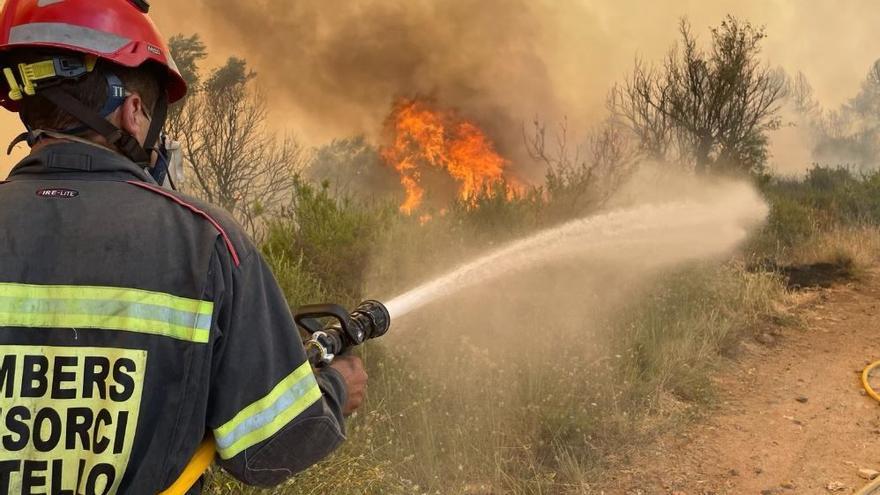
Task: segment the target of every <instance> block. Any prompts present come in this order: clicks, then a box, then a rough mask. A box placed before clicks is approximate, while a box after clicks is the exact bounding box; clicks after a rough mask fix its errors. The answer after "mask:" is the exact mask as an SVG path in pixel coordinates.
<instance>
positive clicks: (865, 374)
mask: <svg viewBox="0 0 880 495" xmlns="http://www.w3.org/2000/svg"><path fill="white" fill-rule="evenodd" d="M877 368H880V361H877V362H875V363H872V364H869V365H868V367H867V368H865V370H864V371H862V386H863V387H865V392H868V395H869V396H870V397H871V398H872V399H874V400H876V401H877V402H880V394H878V393H877V391H876V390H874V388H873V387H871V373H872V372H873V371H874V370H875V369H877ZM854 495H880V478H877V479H876V480H874V481H872V482H871V483H868V485H867V486H865V487H864V488H862V489H861V490H859V491H857V492H856V493H855V494H854Z"/></svg>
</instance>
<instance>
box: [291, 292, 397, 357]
mask: <svg viewBox="0 0 880 495" xmlns="http://www.w3.org/2000/svg"><path fill="white" fill-rule="evenodd" d="M293 319H294V321H295V322H296V324H297V326H299V327H300V328H302V329H303V330H304V331H305V332H306V333H308V334H309V336H310V338H309V340H307V341H306V342H305V346H306V351H307V352H308V357H309V361H310V362H311V363H312V364H313V365H315V366H323V365H328V364H330V363H332V362H333V359H334V358H335V357H336V356H338V355H340V354H343V353H345V352H346V351H348V350H349V349H351V348H352V347H356V346H359V345H361V344H363V343H364V342H366V341H368V340H371V339H375V338H379V337H381V336H383V335H385V334H386V333H387V332H388V329H389V328H390V327H391V316H390V315H389V313H388V309H387V308H386V307H385V305H383V304H382V303H380V302H379V301H364V302H362V303H361V304H359V305H358V307H357V309H355V310H354V311H352V312H351V313H348V311H346V309H345V308H343V307H342V306H339V305H337V304H313V305H308V306H302V307H300V308H299V309H297V311H296V312H295V313H294V316H293ZM325 319H330V323H324V322H322V321H321V320H325Z"/></svg>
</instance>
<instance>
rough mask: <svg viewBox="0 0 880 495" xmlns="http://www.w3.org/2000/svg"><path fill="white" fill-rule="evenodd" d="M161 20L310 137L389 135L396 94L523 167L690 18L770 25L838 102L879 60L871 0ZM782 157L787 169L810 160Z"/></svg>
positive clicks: (367, 4)
mask: <svg viewBox="0 0 880 495" xmlns="http://www.w3.org/2000/svg"><path fill="white" fill-rule="evenodd" d="M181 9H182V10H184V12H180V10H181ZM156 10H157V12H156V16H157V20H158V21H159V22H160V25H162V26H163V28H164V29H165V30H166V31H169V30H170V32H178V31H184V32H192V31H198V32H200V33H202V34H203V35H204V36H205V37H206V39H207V40H208V42H209V46H210V47H211V48H212V50H214V51H217V50H218V49H219V50H220V51H225V52H227V53H228V52H233V53H235V54H236V55H239V56H243V57H245V58H247V59H248V60H249V61H251V63H252V64H253V65H254V66H255V67H256V69H257V71H258V72H259V73H260V79H261V81H262V82H263V84H265V86H266V88H267V90H268V91H269V94H270V97H271V98H272V102H273V107H274V108H275V109H276V114H275V119H276V120H278V121H279V123H281V124H282V125H285V126H287V127H289V128H291V129H294V130H296V131H297V132H298V133H300V134H301V135H304V136H305V137H306V138H307V139H310V140H312V141H314V142H324V141H328V140H330V139H331V138H338V137H345V136H350V135H355V134H366V135H367V136H368V137H369V138H370V139H372V140H375V139H378V138H379V137H380V134H381V129H382V123H383V121H384V119H385V117H386V116H387V114H388V112H389V110H390V108H391V105H392V103H393V102H394V101H395V99H396V98H399V97H412V96H416V95H427V96H431V97H434V98H436V100H437V101H438V102H439V103H440V104H441V105H445V106H449V107H452V108H455V109H457V110H459V111H460V112H461V113H462V114H463V116H464V117H465V118H469V119H473V120H476V122H477V123H478V124H479V125H480V126H481V127H483V128H484V129H486V130H487V132H488V133H489V135H490V136H492V137H493V139H495V141H496V144H497V145H498V149H499V151H500V152H501V153H502V154H504V155H505V156H507V157H508V158H510V159H512V161H513V162H514V163H515V164H520V166H521V167H522V166H523V164H524V163H527V162H528V159H527V157H526V153H525V152H524V149H523V145H522V136H521V128H522V125H523V123H524V122H525V123H528V122H530V121H531V120H532V119H533V118H534V117H535V116H539V117H540V118H542V119H544V120H547V121H550V122H553V121H558V120H560V119H562V118H563V117H567V118H568V120H569V123H570V128H571V129H572V130H573V131H574V132H575V133H578V134H583V133H585V131H586V130H587V129H588V128H589V127H590V126H591V125H592V124H593V123H595V122H597V121H598V120H599V119H601V118H602V117H603V116H604V115H605V108H604V106H605V96H606V93H607V91H608V89H609V88H610V86H611V85H612V84H613V83H614V82H616V81H619V80H620V79H621V78H622V77H623V75H624V74H625V73H626V72H628V71H629V70H630V69H631V67H632V63H633V60H634V58H635V57H636V56H639V57H642V58H644V59H645V60H647V61H659V60H660V59H661V58H662V56H663V55H664V54H665V52H666V50H667V49H668V48H669V47H670V45H671V44H672V42H673V41H674V39H675V37H676V35H677V33H676V23H677V20H678V18H679V17H681V16H688V17H689V19H690V21H691V23H692V25H693V26H694V27H695V29H696V30H697V32H698V33H699V34H700V37H701V38H702V39H703V40H704V41H705V40H706V39H707V38H708V30H707V27H708V26H712V25H717V24H718V23H719V22H720V21H721V19H722V18H723V16H724V15H725V14H727V13H731V14H734V15H738V16H741V17H744V18H746V19H749V20H751V21H752V22H754V23H755V24H758V25H766V27H767V32H768V34H769V38H768V40H767V42H766V44H765V47H766V50H765V54H766V58H767V59H768V61H769V62H770V63H771V64H773V65H780V66H783V67H785V68H786V69H787V70H789V71H791V72H794V71H797V70H802V71H804V72H805V73H806V74H807V75H808V76H809V77H810V79H811V80H812V81H814V82H815V85H816V89H817V96H818V97H819V98H821V99H823V101H827V102H828V104H832V105H837V104H839V103H840V102H842V101H843V99H844V98H845V97H846V96H848V95H851V94H853V93H854V92H855V91H856V90H857V88H858V84H859V82H860V80H861V78H862V72H863V70H864V69H863V68H864V67H867V65H868V64H869V63H870V62H871V61H873V59H874V57H875V56H876V53H880V40H878V39H877V37H875V36H873V26H876V25H877V23H878V22H880V14H878V12H877V9H874V8H873V5H872V4H871V3H870V2H868V1H867V0H859V1H856V2H851V3H847V4H845V5H844V6H834V5H830V4H819V3H818V2H816V5H806V4H805V3H804V2H797V1H794V0H775V1H769V2H768V1H761V0H747V1H732V0H725V1H721V2H711V4H710V2H692V1H688V0H664V1H660V2H652V3H650V4H645V3H644V2H640V1H637V0H623V1H620V2H614V3H613V4H612V3H607V2H602V3H596V2H587V1H582V0H507V1H505V2H486V1H481V0H446V1H442V2H412V1H404V0H358V1H352V0H325V1H321V2H315V1H298V2H288V1H284V0H255V1H250V2H243V1H240V0H210V1H209V0H198V1H194V2H190V3H188V4H187V5H185V6H181V5H179V4H175V5H173V6H172V5H163V6H161V10H160V9H158V8H157V9H156ZM181 14H182V15H181ZM183 19H186V20H187V22H186V23H183V22H181V20H183ZM192 19H198V21H197V22H196V23H191V22H190V21H191V20H192ZM820 19H821V20H820ZM844 52H845V53H847V56H846V57H840V56H839V54H840V53H844ZM853 64H862V65H861V66H859V67H858V68H856V67H853ZM774 150H777V151H778V152H777V153H776V160H775V161H776V162H781V165H782V166H783V167H785V166H792V165H791V161H799V160H800V158H801V157H800V156H798V155H797V154H794V155H791V158H790V157H789V155H790V154H789V153H787V151H788V150H787V148H785V149H783V148H781V147H780V146H776V147H774ZM520 172H522V171H520ZM524 175H527V174H524Z"/></svg>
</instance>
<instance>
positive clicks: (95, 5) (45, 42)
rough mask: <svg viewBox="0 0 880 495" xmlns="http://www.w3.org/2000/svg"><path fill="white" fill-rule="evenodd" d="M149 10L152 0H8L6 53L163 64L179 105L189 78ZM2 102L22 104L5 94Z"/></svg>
mask: <svg viewBox="0 0 880 495" xmlns="http://www.w3.org/2000/svg"><path fill="white" fill-rule="evenodd" d="M148 11H149V4H147V2H146V0H6V4H5V5H4V7H3V12H2V14H0V52H4V51H11V50H15V49H19V48H41V47H52V48H62V49H65V50H70V51H74V52H78V53H82V54H86V55H94V56H96V57H98V58H100V59H103V60H106V61H108V62H111V63H114V64H118V65H122V66H125V67H139V66H141V65H143V64H145V63H148V62H149V63H154V64H158V65H160V66H162V67H164V68H165V70H167V72H168V81H167V89H168V98H169V103H173V102H175V101H177V100H180V99H181V98H183V97H184V96H185V95H186V82H185V81H184V80H183V77H182V76H181V75H180V71H179V70H178V69H177V65H175V63H174V60H172V58H171V53H170V51H169V50H168V45H167V44H166V43H165V40H164V39H163V38H162V35H161V34H159V30H158V29H156V26H155V25H154V24H153V21H152V20H150V18H149V16H147V12H148ZM0 105H2V106H4V107H6V108H7V109H9V110H12V111H16V110H17V108H18V105H17V104H16V102H14V101H12V100H11V98H9V97H8V95H5V94H2V92H0Z"/></svg>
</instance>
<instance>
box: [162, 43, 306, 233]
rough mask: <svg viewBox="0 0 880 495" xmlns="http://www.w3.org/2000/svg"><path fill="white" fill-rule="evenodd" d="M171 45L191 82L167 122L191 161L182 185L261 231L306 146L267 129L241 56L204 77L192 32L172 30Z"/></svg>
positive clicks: (263, 103) (262, 101) (259, 96)
mask: <svg viewBox="0 0 880 495" xmlns="http://www.w3.org/2000/svg"><path fill="white" fill-rule="evenodd" d="M171 50H172V54H173V55H174V56H175V58H176V59H179V60H180V61H181V62H179V64H180V65H179V67H180V69H181V73H182V74H184V77H185V78H187V81H188V82H189V84H190V93H189V96H188V97H187V99H186V100H185V101H184V102H183V103H182V105H180V106H179V107H178V108H177V109H176V110H175V112H174V113H173V114H172V115H171V119H170V121H169V126H168V127H169V129H171V131H172V132H173V135H174V136H175V137H176V138H177V139H179V140H180V142H181V144H182V145H183V151H184V155H185V158H186V160H187V161H188V162H189V164H190V170H188V172H189V173H188V175H190V176H191V180H189V181H188V184H187V190H188V192H191V193H192V194H195V195H196V196H199V197H201V198H203V199H205V200H207V201H209V202H211V203H215V204H218V205H220V206H222V207H224V208H226V209H227V210H229V211H230V212H231V213H232V214H233V215H234V216H235V217H236V218H237V219H238V220H239V221H240V222H241V223H242V224H243V225H244V226H245V227H246V228H247V229H248V230H249V231H250V232H251V234H253V235H255V236H257V237H260V234H261V233H262V227H263V225H264V221H263V219H264V218H265V217H266V216H267V215H268V214H271V213H277V212H278V211H280V210H281V209H282V208H283V207H284V206H286V204H287V203H289V200H290V199H289V198H290V196H291V191H292V190H293V186H294V183H295V177H296V174H297V173H298V172H299V171H301V170H302V169H303V168H304V166H305V164H306V162H307V160H308V152H307V151H306V149H305V147H303V146H302V145H301V144H300V143H299V142H298V141H297V140H296V139H294V138H293V137H290V136H288V137H282V138H279V137H278V136H276V135H275V134H273V133H271V132H270V131H269V130H268V128H267V126H266V119H267V116H268V108H267V99H266V96H265V95H264V94H263V93H262V92H261V91H260V90H259V89H258V87H257V86H256V82H255V81H256V78H257V74H256V73H255V72H254V71H252V70H250V69H249V68H248V65H247V61H246V60H244V59H241V58H236V57H230V58H229V59H228V60H227V61H226V63H225V64H223V65H221V66H220V67H216V68H214V69H213V70H210V71H209V72H208V73H207V74H206V75H203V73H202V72H201V70H200V67H199V65H198V64H199V63H200V62H201V61H203V60H204V59H205V58H206V56H207V51H206V50H205V47H204V44H202V42H201V40H200V39H199V37H198V35H193V36H190V37H185V36H175V37H174V38H172V40H171Z"/></svg>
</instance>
